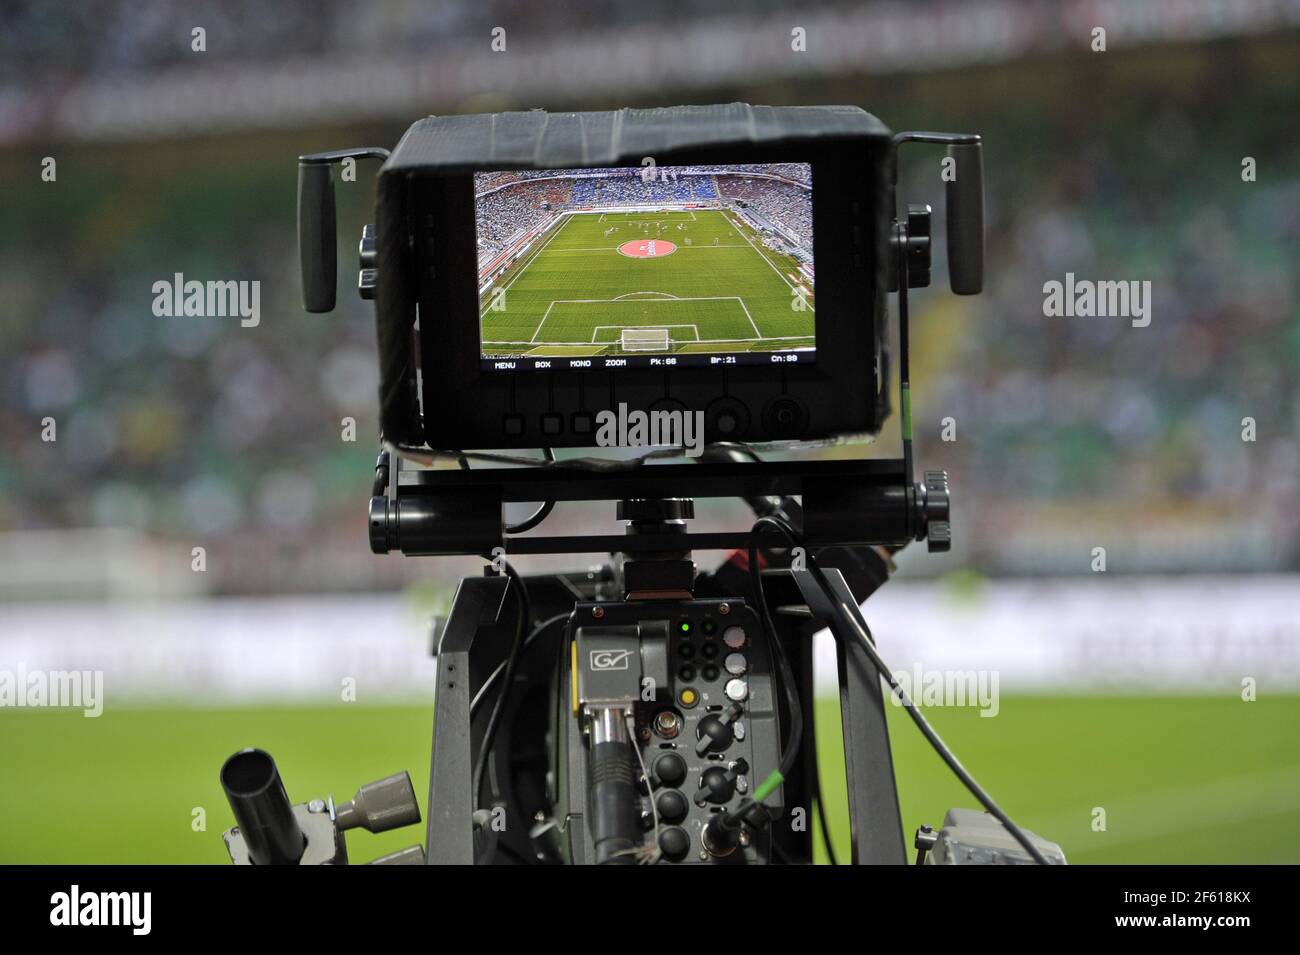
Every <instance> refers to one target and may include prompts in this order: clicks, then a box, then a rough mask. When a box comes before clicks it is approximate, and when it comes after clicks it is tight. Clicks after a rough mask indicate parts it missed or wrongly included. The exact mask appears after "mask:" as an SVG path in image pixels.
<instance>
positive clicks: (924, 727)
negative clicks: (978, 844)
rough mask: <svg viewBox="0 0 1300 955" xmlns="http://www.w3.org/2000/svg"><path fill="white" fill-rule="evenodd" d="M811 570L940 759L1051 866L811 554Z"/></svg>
mask: <svg viewBox="0 0 1300 955" xmlns="http://www.w3.org/2000/svg"><path fill="white" fill-rule="evenodd" d="M808 569H809V570H810V571H811V572H812V575H813V579H814V580H816V581H817V584H818V586H820V587H821V588H822V591H823V592H824V593H825V594H826V596H827V597H828V598H829V599H830V600H831V601H832V602H833V603H834V604H835V605H836V607H837V608H838V610H839V614H840V616H841V617H843V618H844V619H845V620H846V621H848V624H849V629H850V630H852V631H853V632H854V633H856V634H857V637H858V640H859V641H860V642H861V643H862V646H863V648H864V649H865V650H866V652H867V656H868V657H869V658H870V660H871V663H872V665H873V666H875V668H876V670H877V671H878V672H879V673H880V675H881V676H882V677H884V678H885V682H886V683H888V684H889V688H890V690H892V691H893V692H894V693H896V694H897V695H898V699H899V702H900V703H902V705H903V708H904V709H905V710H907V712H908V715H909V716H911V717H912V722H914V723H915V724H916V726H917V729H919V730H920V731H921V734H922V735H923V736H924V737H925V738H926V740H927V741H928V742H929V743H930V746H931V747H933V749H934V751H935V752H936V753H938V754H939V758H940V759H942V760H943V761H944V763H945V764H947V766H948V768H949V769H951V770H952V771H953V773H954V774H955V775H956V776H957V778H958V779H959V780H961V782H962V785H964V786H965V787H966V788H967V789H968V790H970V793H971V795H973V796H974V797H975V798H976V799H977V800H979V802H980V804H981V805H982V806H983V807H984V808H985V810H987V811H988V813H989V814H990V815H992V816H993V817H994V818H996V819H997V820H998V822H1000V823H1002V826H1003V828H1005V829H1006V830H1007V832H1009V833H1011V835H1012V837H1013V838H1014V839H1015V840H1016V841H1017V842H1018V843H1020V845H1021V846H1022V847H1023V848H1024V850H1025V851H1026V852H1027V853H1029V856H1030V858H1032V859H1033V860H1034V861H1035V862H1036V863H1038V864H1039V865H1051V863H1050V862H1048V861H1047V858H1046V857H1045V856H1044V855H1043V853H1042V852H1041V851H1040V850H1039V849H1038V847H1037V846H1036V845H1034V843H1033V841H1032V840H1030V838H1029V836H1027V835H1026V834H1025V831H1024V830H1023V829H1021V828H1020V827H1019V826H1018V825H1016V824H1015V822H1013V821H1012V820H1011V817H1010V816H1008V815H1007V814H1006V813H1005V812H1004V811H1003V810H1002V807H1001V806H999V805H998V804H997V803H996V802H994V800H993V797H992V796H990V795H989V794H988V792H986V791H985V789H984V787H983V786H981V785H980V784H979V783H977V782H976V781H975V777H974V776H972V775H971V774H970V773H969V772H968V771H967V769H966V767H965V766H963V765H962V764H961V761H960V760H958V759H957V756H956V754H955V753H953V751H952V750H951V749H949V748H948V745H947V744H946V743H945V742H944V741H943V740H942V739H941V738H940V737H939V734H938V733H936V732H935V731H934V727H932V726H931V725H930V722H929V720H927V719H926V718H925V717H924V716H922V715H921V711H920V710H918V709H917V708H916V704H915V703H913V702H912V699H911V697H909V696H908V695H907V691H906V690H904V689H903V687H902V685H901V684H900V683H899V682H898V678H897V677H895V676H894V673H893V671H892V670H890V669H889V666H888V664H886V663H885V661H884V660H883V659H882V658H881V656H880V654H879V653H877V652H876V646H875V644H874V643H872V641H871V635H870V631H868V630H867V628H866V625H865V623H863V622H860V621H859V620H858V618H857V616H856V615H855V613H854V611H853V610H850V608H849V606H848V604H846V603H844V602H842V601H841V600H840V599H839V598H838V597H837V596H836V595H835V591H834V590H833V589H832V588H831V586H830V583H829V582H828V581H827V580H826V577H825V575H824V574H823V573H822V571H821V568H820V567H818V566H817V565H816V563H815V562H814V561H813V560H812V558H811V557H809V558H808ZM855 609H856V608H855Z"/></svg>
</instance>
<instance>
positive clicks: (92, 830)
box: [0, 694, 1300, 864]
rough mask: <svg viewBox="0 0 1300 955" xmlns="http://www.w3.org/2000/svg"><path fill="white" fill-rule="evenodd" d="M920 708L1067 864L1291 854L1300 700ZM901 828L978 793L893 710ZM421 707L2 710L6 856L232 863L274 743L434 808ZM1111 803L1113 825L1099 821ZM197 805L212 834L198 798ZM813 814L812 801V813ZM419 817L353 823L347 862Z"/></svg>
mask: <svg viewBox="0 0 1300 955" xmlns="http://www.w3.org/2000/svg"><path fill="white" fill-rule="evenodd" d="M928 715H929V718H930V720H931V722H933V723H934V725H935V727H936V729H938V731H939V732H940V733H941V734H942V735H943V737H944V738H945V739H946V740H947V741H948V743H949V744H950V745H951V746H952V747H953V749H954V750H955V751H956V752H957V754H958V756H959V757H960V758H961V759H962V761H963V762H964V763H965V764H966V766H967V767H968V768H969V769H970V770H971V772H973V773H974V774H975V778H976V779H978V780H979V781H980V783H981V784H982V785H983V786H984V787H985V788H987V789H988V790H989V792H991V793H992V794H993V796H994V798H996V799H997V800H998V801H999V802H1000V803H1001V804H1002V805H1003V807H1004V808H1005V809H1006V810H1007V811H1008V812H1010V813H1011V816H1012V818H1014V819H1016V820H1017V821H1018V822H1020V823H1021V824H1022V825H1025V826H1028V827H1029V828H1031V829H1033V830H1035V831H1037V832H1039V833H1042V834H1043V835H1045V836H1047V837H1048V838H1050V839H1053V840H1055V841H1057V842H1059V843H1060V844H1061V845H1062V846H1063V847H1064V849H1065V852H1066V856H1067V857H1068V858H1069V860H1070V861H1071V862H1072V863H1081V864H1087V863H1128V862H1147V863H1188V862H1210V863H1214V862H1264V863H1297V862H1300V807H1298V806H1297V802H1296V795H1295V794H1296V792H1297V791H1300V790H1298V787H1300V735H1297V734H1296V732H1295V727H1296V725H1297V723H1298V722H1300V696H1274V697H1268V696H1261V698H1260V700H1259V701H1258V702H1254V703H1243V702H1241V701H1240V699H1238V698H1236V697H1234V696H1232V695H1226V696H1222V697H1211V696H1193V697H1127V696H1080V695H1061V696H1020V695H1010V694H1003V697H1002V701H1001V709H1000V711H999V713H998V716H997V717H996V718H994V719H986V718H982V717H981V716H980V715H979V713H978V711H976V710H974V709H932V710H930V711H929V713H928ZM889 721H890V726H891V730H892V732H891V736H892V746H893V751H894V758H895V761H896V764H897V773H898V787H899V796H900V799H901V800H902V805H903V824H904V827H905V829H906V831H907V832H908V833H912V832H915V830H916V827H917V826H919V825H920V824H921V823H929V824H931V825H938V824H939V823H940V822H941V821H942V817H943V813H944V810H946V809H948V808H950V807H952V806H973V805H974V802H973V800H972V798H971V797H970V795H969V794H967V793H966V792H965V790H964V789H963V788H962V787H961V785H960V783H958V782H957V781H956V780H955V779H954V778H953V777H952V774H951V773H950V772H949V771H948V768H947V767H946V766H944V765H943V763H941V762H940V761H939V759H938V757H937V756H935V755H934V753H933V751H931V750H930V748H929V747H928V745H927V744H926V742H925V740H924V739H922V738H921V735H920V734H919V733H918V732H917V731H916V728H915V727H914V726H912V724H911V722H910V721H909V720H908V718H907V715H906V714H905V713H903V712H902V711H901V710H899V709H897V708H895V707H892V706H891V707H889ZM432 724H433V719H432V706H390V707H363V706H360V705H359V704H355V703H339V704H336V705H333V706H316V707H279V708H265V709H251V708H248V709H233V708H232V709H195V708H189V707H174V708H153V709H145V708H140V709H131V708H121V707H116V708H115V707H109V708H108V709H106V710H105V712H104V715H103V716H101V717H99V718H98V719H86V718H84V717H83V716H82V715H81V713H80V711H77V710H32V709H21V710H18V709H3V710H0V765H3V766H5V767H7V769H8V770H9V772H8V776H7V778H6V780H5V782H6V785H5V786H3V787H0V863H13V862H26V863H42V862H51V863H52V862H63V863H98V862H128V863H148V862H180V863H184V862H191V863H202V862H208V863H224V862H228V861H229V860H228V858H227V857H226V854H225V849H224V847H223V846H222V844H221V830H222V829H224V828H225V827H227V826H229V825H231V824H232V820H231V817H230V809H229V808H228V807H227V806H226V802H225V799H224V797H223V796H222V794H221V788H220V786H219V785H218V782H217V773H218V770H219V769H220V767H221V763H222V761H223V760H224V759H225V758H226V757H227V756H229V755H230V754H231V753H232V752H234V751H235V750H237V749H239V748H241V747H244V746H261V747H264V748H266V749H267V750H269V751H270V752H271V753H273V754H274V755H275V756H276V759H277V761H278V762H279V764H280V771H281V773H282V774H283V776H284V779H285V783H286V785H287V786H288V789H289V795H290V797H291V798H293V799H294V800H295V801H300V800H303V799H307V798H309V797H313V796H318V795H324V794H325V793H327V792H333V794H334V796H335V798H341V799H346V798H350V797H351V796H352V793H353V792H354V791H355V790H356V788H357V786H358V785H360V784H361V783H363V782H369V781H370V780H372V779H379V778H380V777H382V776H386V775H388V774H389V773H392V772H396V771H397V770H399V769H409V770H410V772H411V779H412V781H413V782H414V784H415V789H416V793H417V794H418V795H419V797H420V807H421V811H422V813H423V814H424V815H425V816H426V817H427V815H428V806H427V805H426V794H427V792H428V782H429V743H430V733H431V730H432ZM838 729H839V727H838V713H837V702H836V701H835V700H833V699H827V700H823V701H822V702H821V703H820V704H819V705H818V707H817V730H818V735H819V737H820V738H821V747H820V748H821V752H822V757H823V764H822V773H823V779H824V785H825V788H826V791H827V794H828V795H827V807H828V809H829V814H830V823H831V830H832V833H833V835H834V839H835V843H836V844H837V846H838V851H839V854H840V860H841V861H843V860H844V859H846V858H847V854H848V852H847V837H848V828H847V819H846V817H845V812H846V808H845V802H844V797H843V780H844V775H843V773H844V769H843V762H842V760H841V759H840V758H839V757H838V754H837V747H838V746H839V745H840V744H839V732H838ZM1098 808H1101V809H1104V810H1105V813H1106V816H1105V829H1104V830H1098V829H1096V828H1094V825H1095V824H1094V819H1096V818H1097V816H1096V810H1097V809H1098ZM198 809H201V810H203V818H202V822H203V825H204V826H205V827H206V828H204V829H200V828H198V822H197V820H198V818H199V817H198V816H196V815H195V810H198ZM812 815H813V816H814V818H815V813H814V814H812ZM422 841H423V832H422V829H421V827H411V828H409V829H399V830H396V831H393V832H387V833H382V834H380V835H371V834H369V833H366V832H359V831H358V832H354V833H349V835H348V846H349V852H350V854H351V856H352V859H353V861H359V862H364V861H367V860H369V859H373V858H375V857H376V856H378V855H381V854H383V853H385V852H391V851H393V850H396V849H400V848H402V847H403V846H407V845H411V844H412V843H415V842H422Z"/></svg>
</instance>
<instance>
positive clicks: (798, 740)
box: [748, 517, 803, 776]
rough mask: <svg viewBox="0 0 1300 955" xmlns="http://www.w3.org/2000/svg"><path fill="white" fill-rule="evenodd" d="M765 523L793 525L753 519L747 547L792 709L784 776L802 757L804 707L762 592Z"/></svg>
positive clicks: (751, 575)
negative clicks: (761, 544) (760, 536)
mask: <svg viewBox="0 0 1300 955" xmlns="http://www.w3.org/2000/svg"><path fill="white" fill-rule="evenodd" d="M763 526H773V527H776V528H777V529H778V530H782V531H783V532H787V531H790V528H789V526H788V525H786V524H785V522H784V521H780V520H778V519H776V518H773V517H760V518H759V519H758V520H757V521H755V522H754V526H753V528H752V529H751V530H750V534H749V549H748V550H749V553H748V556H749V580H750V585H751V587H752V588H753V591H754V603H756V604H757V605H758V615H759V619H760V620H761V621H762V623H763V630H764V632H765V633H766V635H767V640H768V643H769V644H771V646H772V652H773V654H774V655H775V656H776V663H777V667H778V668H779V669H780V670H781V683H782V684H783V686H784V689H785V697H786V708H787V709H788V710H789V711H790V737H789V739H788V741H787V742H786V746H785V751H784V752H783V753H782V754H781V763H780V766H779V767H778V769H779V770H780V773H781V775H782V776H785V775H787V774H788V773H789V772H790V770H791V768H792V767H793V766H794V761H795V760H796V759H798V758H799V748H800V746H802V744H803V708H802V707H801V706H800V704H799V690H798V688H797V687H796V686H795V683H794V671H793V670H792V669H791V667H790V660H789V658H788V657H787V656H786V652H785V647H784V646H783V645H782V643H781V640H780V638H779V637H778V636H777V632H776V625H775V624H774V623H773V622H772V614H771V612H770V611H769V610H768V607H767V598H766V597H765V596H764V594H763V575H762V573H761V572H760V571H759V567H758V542H757V540H756V538H757V535H758V531H759V529H760V528H762V527H763ZM790 533H791V534H792V533H793V532H792V531H791V532H790Z"/></svg>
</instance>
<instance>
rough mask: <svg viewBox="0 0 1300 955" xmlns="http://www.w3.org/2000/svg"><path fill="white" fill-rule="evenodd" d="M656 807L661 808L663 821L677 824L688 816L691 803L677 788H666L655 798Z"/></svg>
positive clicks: (660, 814)
mask: <svg viewBox="0 0 1300 955" xmlns="http://www.w3.org/2000/svg"><path fill="white" fill-rule="evenodd" d="M655 808H656V809H657V810H659V819H660V821H661V822H666V823H668V824H669V825H676V824H677V823H679V822H681V821H682V820H683V819H685V818H686V814H687V813H688V812H690V810H691V804H690V803H689V802H687V801H686V797H685V796H683V795H682V794H681V793H679V792H678V791H677V790H676V789H665V790H664V791H663V792H661V793H660V794H659V797H658V798H657V799H656V800H655Z"/></svg>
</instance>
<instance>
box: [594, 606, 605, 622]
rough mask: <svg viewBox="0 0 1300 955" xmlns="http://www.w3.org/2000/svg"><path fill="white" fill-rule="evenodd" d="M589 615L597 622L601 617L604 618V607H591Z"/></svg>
mask: <svg viewBox="0 0 1300 955" xmlns="http://www.w3.org/2000/svg"><path fill="white" fill-rule="evenodd" d="M591 615H592V616H593V617H595V618H596V619H597V620H599V619H600V618H601V617H603V616H605V608H604V607H592V608H591Z"/></svg>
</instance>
